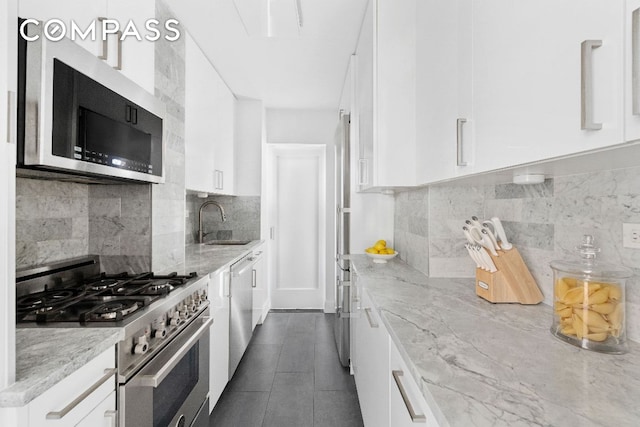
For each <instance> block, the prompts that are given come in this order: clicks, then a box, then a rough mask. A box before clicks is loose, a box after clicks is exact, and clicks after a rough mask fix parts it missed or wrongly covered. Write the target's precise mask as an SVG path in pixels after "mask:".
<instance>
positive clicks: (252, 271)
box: [251, 268, 258, 288]
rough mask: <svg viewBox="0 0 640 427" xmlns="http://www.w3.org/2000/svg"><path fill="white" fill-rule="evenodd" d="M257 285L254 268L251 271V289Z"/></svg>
mask: <svg viewBox="0 0 640 427" xmlns="http://www.w3.org/2000/svg"><path fill="white" fill-rule="evenodd" d="M257 285H258V281H257V272H256V269H255V268H254V269H253V270H251V287H252V288H255V287H256V286H257Z"/></svg>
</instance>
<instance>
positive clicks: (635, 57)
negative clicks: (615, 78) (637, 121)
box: [631, 8, 640, 116]
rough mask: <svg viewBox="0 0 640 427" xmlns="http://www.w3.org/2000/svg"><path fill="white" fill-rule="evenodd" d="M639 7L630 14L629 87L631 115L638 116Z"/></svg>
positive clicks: (639, 67) (639, 69)
mask: <svg viewBox="0 0 640 427" xmlns="http://www.w3.org/2000/svg"><path fill="white" fill-rule="evenodd" d="M639 50H640V8H638V9H636V10H634V11H633V13H632V14H631V87H632V92H631V94H632V97H631V99H632V101H631V102H632V103H633V107H632V108H633V115H634V116H640V52H639Z"/></svg>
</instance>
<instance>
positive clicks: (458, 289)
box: [351, 255, 640, 427]
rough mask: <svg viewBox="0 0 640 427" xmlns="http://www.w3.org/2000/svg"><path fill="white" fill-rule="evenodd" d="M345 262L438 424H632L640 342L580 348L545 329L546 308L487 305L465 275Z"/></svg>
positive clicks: (359, 259) (638, 413) (639, 382)
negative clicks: (625, 349)
mask: <svg viewBox="0 0 640 427" xmlns="http://www.w3.org/2000/svg"><path fill="white" fill-rule="evenodd" d="M351 260H352V265H353V267H354V268H355V271H356V273H357V275H358V283H359V284H361V285H362V286H363V287H364V288H365V289H367V291H368V293H369V295H370V296H371V299H372V301H373V303H374V305H375V306H376V308H377V309H378V311H379V312H380V313H381V317H382V319H383V322H384V323H385V325H386V326H387V329H388V330H389V332H390V334H391V337H392V339H393V341H394V342H395V344H396V345H397V347H398V349H399V351H400V353H401V355H402V357H403V358H404V360H405V362H406V363H407V366H408V367H409V370H410V371H411V374H412V376H413V378H414V379H415V380H416V382H417V383H418V385H419V386H420V388H421V389H422V392H423V395H424V397H425V400H426V401H427V403H428V404H429V405H430V406H431V407H432V409H433V411H434V414H435V416H436V418H437V419H438V421H439V423H440V425H441V426H448V425H450V426H465V427H466V426H510V427H512V426H538V425H541V426H542V425H544V426H578V425H579V426H616V427H621V426H638V425H640V405H638V402H639V401H640V344H637V343H635V342H630V343H629V344H630V345H629V350H630V351H629V353H628V354H625V355H608V354H600V353H594V352H591V351H586V350H582V349H579V348H577V347H573V346H571V345H569V344H566V343H564V342H561V341H559V340H558V339H556V338H555V337H553V336H552V335H551V332H550V331H549V329H550V327H551V321H552V310H551V307H549V306H546V305H543V304H539V305H535V306H524V305H520V304H491V303H489V302H488V301H485V300H483V299H482V298H480V297H478V296H476V294H475V287H474V282H473V279H435V278H428V277H426V276H425V275H423V274H422V273H420V272H418V271H417V270H415V269H413V268H412V267H410V266H408V265H407V264H405V263H403V262H402V261H399V260H395V259H394V260H392V261H390V262H388V263H387V264H374V263H373V262H372V261H371V259H370V258H368V257H366V256H365V255H353V256H351Z"/></svg>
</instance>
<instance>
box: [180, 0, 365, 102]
mask: <svg viewBox="0 0 640 427" xmlns="http://www.w3.org/2000/svg"><path fill="white" fill-rule="evenodd" d="M261 1H267V0H235V2H234V0H198V1H193V0H192V1H184V0H168V4H169V6H170V7H171V9H172V10H173V12H174V14H175V16H176V18H177V19H178V20H179V21H180V22H181V23H182V24H183V26H184V27H185V28H186V29H187V31H188V32H189V33H190V34H191V36H192V37H193V38H194V39H195V40H196V42H197V43H198V44H199V46H200V48H201V49H202V50H203V52H204V53H205V55H206V56H207V57H208V58H209V60H210V61H211V63H212V64H213V66H214V67H215V68H216V70H217V71H218V73H219V74H220V76H221V77H222V79H223V80H224V81H225V82H226V83H227V85H228V86H229V88H231V91H232V92H233V93H234V94H236V96H238V97H247V98H255V99H261V100H262V101H263V102H264V105H265V106H266V107H269V108H305V109H306V108H311V109H323V108H338V104H339V102H340V95H341V93H342V86H343V83H344V80H345V76H346V73H347V66H348V63H349V57H350V55H351V54H352V53H353V52H354V51H355V47H356V44H357V41H358V35H359V33H360V27H361V25H362V19H363V16H364V12H365V8H366V5H367V2H368V0H300V1H299V5H300V9H301V15H302V24H303V26H302V27H301V29H300V31H299V33H300V35H299V36H298V37H271V38H268V37H262V36H255V32H254V31H253V30H252V28H251V23H250V22H249V21H250V20H252V19H254V20H255V19H256V17H257V16H258V15H257V14H258V13H259V12H258V9H262V7H261V6H260V2H261ZM236 2H237V4H238V6H239V7H237V6H236ZM251 3H255V10H256V14H253V15H252V14H251V13H249V15H250V16H248V15H247V5H248V4H249V5H251ZM249 9H251V7H249ZM239 10H241V11H242V13H243V18H244V20H243V19H241V17H240V12H239ZM249 12H251V10H249ZM248 33H252V34H254V36H249V34H248Z"/></svg>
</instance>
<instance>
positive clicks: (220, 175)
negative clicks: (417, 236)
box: [185, 34, 236, 195]
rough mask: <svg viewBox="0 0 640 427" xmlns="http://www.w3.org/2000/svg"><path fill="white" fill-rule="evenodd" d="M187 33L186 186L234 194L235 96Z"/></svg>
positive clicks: (194, 189) (197, 189)
mask: <svg viewBox="0 0 640 427" xmlns="http://www.w3.org/2000/svg"><path fill="white" fill-rule="evenodd" d="M185 37H186V42H185V43H186V47H185V49H186V71H185V163H186V171H187V172H186V177H185V179H186V188H187V189H188V190H192V191H198V192H203V193H211V194H229V195H234V194H235V185H234V178H235V176H234V175H235V151H234V135H235V131H234V127H235V101H236V99H235V96H234V95H233V93H231V91H230V90H229V88H228V87H227V85H226V84H225V83H224V81H223V80H222V79H221V78H220V76H219V75H218V73H217V72H216V70H215V68H213V65H211V62H209V59H208V58H207V57H206V56H205V55H204V53H203V52H202V51H201V50H200V47H199V46H198V45H197V44H196V42H195V41H194V40H193V39H192V38H191V36H190V35H189V34H185Z"/></svg>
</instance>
